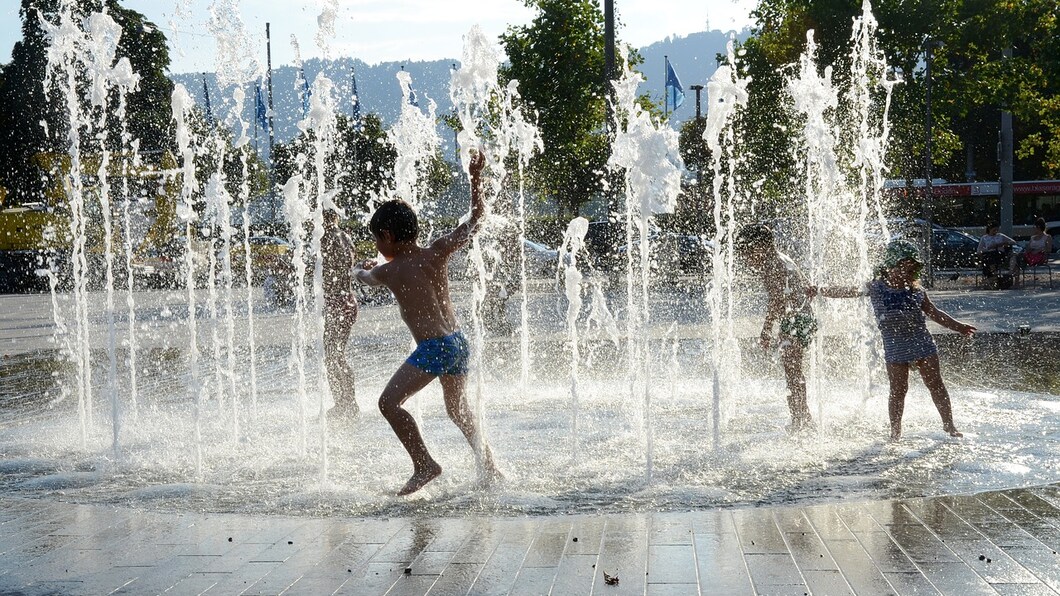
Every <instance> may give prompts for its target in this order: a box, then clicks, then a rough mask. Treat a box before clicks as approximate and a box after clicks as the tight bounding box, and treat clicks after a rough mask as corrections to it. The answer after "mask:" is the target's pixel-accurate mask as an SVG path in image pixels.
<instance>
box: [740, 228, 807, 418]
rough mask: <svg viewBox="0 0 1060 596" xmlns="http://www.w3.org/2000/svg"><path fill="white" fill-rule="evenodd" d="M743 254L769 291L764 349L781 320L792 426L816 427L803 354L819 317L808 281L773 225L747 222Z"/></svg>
mask: <svg viewBox="0 0 1060 596" xmlns="http://www.w3.org/2000/svg"><path fill="white" fill-rule="evenodd" d="M736 246H737V250H738V251H739V256H740V258H741V259H742V260H743V262H745V263H746V264H747V266H748V267H749V268H750V269H751V271H752V272H753V273H755V274H756V275H757V276H758V278H759V280H760V281H761V282H762V285H763V287H764V288H765V290H766V296H767V298H768V305H767V306H766V318H765V322H764V323H763V324H762V334H761V336H760V337H759V343H760V344H761V346H762V349H763V350H767V349H769V346H770V344H771V343H772V341H773V324H774V323H775V322H777V321H779V322H780V333H779V335H778V337H777V339H778V340H779V348H780V361H781V363H782V364H783V365H784V376H785V378H786V379H787V384H788V409H789V410H790V411H791V427H790V428H791V430H793V431H798V430H803V429H805V428H809V427H812V426H813V418H812V417H811V416H810V409H809V407H807V405H806V378H805V376H804V375H803V372H802V361H803V353H804V352H805V350H806V348H808V347H809V346H810V342H811V341H813V336H814V334H815V333H816V332H817V319H815V318H814V316H813V310H812V309H811V308H810V294H809V285H808V284H807V283H806V280H805V279H804V278H803V276H802V273H801V272H800V271H799V268H798V267H797V266H796V265H795V262H794V261H792V260H791V259H790V258H788V256H787V255H785V254H783V253H781V252H780V251H779V250H777V246H776V240H775V239H774V236H773V230H771V229H769V227H768V226H765V225H762V224H750V225H747V226H744V227H743V228H742V229H741V230H740V233H739V234H738V235H737V238H736Z"/></svg>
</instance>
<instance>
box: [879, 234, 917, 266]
mask: <svg viewBox="0 0 1060 596" xmlns="http://www.w3.org/2000/svg"><path fill="white" fill-rule="evenodd" d="M907 260H910V261H913V262H914V263H916V264H918V265H923V264H924V260H923V259H921V258H920V250H919V249H917V247H916V245H915V244H913V243H912V242H909V241H907V240H891V241H890V242H888V243H887V250H886V251H885V252H884V253H883V266H884V267H886V268H888V269H890V268H892V267H897V266H898V263H901V262H902V261H907Z"/></svg>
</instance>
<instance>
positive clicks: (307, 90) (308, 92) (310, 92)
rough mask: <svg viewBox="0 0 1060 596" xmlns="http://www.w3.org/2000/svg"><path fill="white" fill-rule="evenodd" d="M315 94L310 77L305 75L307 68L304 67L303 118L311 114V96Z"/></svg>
mask: <svg viewBox="0 0 1060 596" xmlns="http://www.w3.org/2000/svg"><path fill="white" fill-rule="evenodd" d="M312 96H313V90H312V89H310V88H309V79H307V78H306V77H305V69H304V68H303V69H302V118H306V117H308V116H309V98H310V97H312Z"/></svg>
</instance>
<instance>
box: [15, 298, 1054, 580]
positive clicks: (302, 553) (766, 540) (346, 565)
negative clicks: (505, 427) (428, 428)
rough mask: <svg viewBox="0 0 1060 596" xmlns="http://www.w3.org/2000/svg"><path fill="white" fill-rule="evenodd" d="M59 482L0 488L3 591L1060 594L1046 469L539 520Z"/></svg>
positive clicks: (35, 321) (1012, 310) (984, 308)
mask: <svg viewBox="0 0 1060 596" xmlns="http://www.w3.org/2000/svg"><path fill="white" fill-rule="evenodd" d="M933 296H934V297H935V301H936V303H937V304H939V305H940V306H941V307H942V308H944V309H946V310H949V311H950V312H952V313H953V314H954V315H955V316H957V317H958V318H962V319H967V320H969V321H970V322H973V323H974V324H976V325H977V326H979V327H980V329H981V330H983V331H986V332H993V333H1016V332H1017V331H1018V329H1019V327H1020V326H1022V325H1029V326H1030V328H1031V332H1032V333H1038V332H1057V331H1060V291H1057V290H1051V289H1048V288H1029V289H1022V290H1016V291H1009V292H989V291H957V290H946V289H941V290H940V291H938V292H934V293H933ZM97 298H98V296H97ZM119 303H120V302H119ZM138 304H140V305H141V306H142V308H143V311H144V316H143V318H142V319H141V320H143V321H147V322H145V325H147V326H148V327H150V326H151V325H156V326H157V327H158V329H159V331H158V334H157V335H158V336H159V337H161V338H162V339H164V335H165V333H166V330H167V329H169V328H170V327H169V325H170V323H167V322H166V321H167V320H168V318H175V317H172V316H171V315H170V314H167V313H169V312H170V311H179V309H180V308H182V301H181V296H180V294H179V293H166V292H155V293H145V294H144V296H143V298H142V299H140V298H138ZM0 306H2V307H3V311H2V312H3V313H4V314H3V316H2V317H0V352H2V353H3V354H5V355H17V354H24V353H30V352H34V351H41V350H53V349H55V346H54V344H52V343H51V341H50V338H51V336H52V332H53V330H52V322H51V314H50V312H51V311H50V309H51V303H50V298H49V297H48V296H0ZM184 308H185V309H186V307H184ZM391 308H392V307H381V308H367V309H365V312H364V319H362V321H361V323H359V325H361V326H362V327H361V328H362V329H364V328H374V329H375V330H376V332H380V333H383V335H384V336H385V337H388V338H389V337H391V336H392V335H393V336H394V337H396V336H397V335H399V333H398V332H399V331H400V328H398V327H396V326H395V325H394V324H393V321H391V319H392V317H393V316H394V313H392V312H389V311H390V309H391ZM148 313H158V314H160V315H161V316H160V317H156V319H155V320H154V321H153V322H151V319H150V315H149V314H148ZM139 316H140V315H138V318H139ZM286 316H289V315H286V314H284V313H265V314H263V320H265V321H266V323H264V324H261V325H260V326H259V328H258V331H257V332H258V333H259V334H262V335H261V341H262V342H263V343H265V344H268V343H272V342H275V343H276V344H278V345H282V343H284V342H286V341H287V336H286V334H285V333H286V332H285V331H283V329H284V328H285V325H284V324H269V323H268V322H267V321H268V319H269V317H277V320H276V322H277V323H279V322H280V321H281V319H282V318H283V317H286ZM94 323H95V324H96V325H98V326H99V327H100V328H101V329H102V325H103V323H104V322H103V321H101V320H99V319H96V320H95V321H94ZM697 325H702V323H693V324H690V325H689V329H688V330H687V333H689V334H695V333H697ZM373 326H374V327H373ZM702 331H703V329H700V330H699V332H702ZM270 334H271V335H270ZM144 337H145V338H146V339H145V341H149V340H150V338H151V335H150V333H147V334H145V335H144ZM270 337H273V339H270ZM386 341H390V339H387V340H386ZM405 341H407V340H405ZM56 498H61V497H54V496H53V497H52V498H51V499H47V500H46V499H29V498H20V497H18V496H16V495H10V494H9V495H6V496H4V497H0V553H2V554H0V594H34V595H36V594H40V595H44V594H90V595H95V594H111V593H125V594H202V593H207V594H314V595H315V594H332V593H339V594H366V595H368V594H439V595H449V594H513V595H516V594H518V595H522V594H526V595H541V594H556V595H561V596H562V595H579V594H604V595H611V594H614V595H626V594H651V595H699V594H777V595H799V594H828V595H833V594H935V593H942V594H958V595H961V596H968V595H971V594H1005V595H1009V594H1011V595H1017V594H1020V595H1023V594H1027V595H1037V594H1058V593H1060V555H1057V551H1058V550H1060V484H1053V485H1046V486H1038V487H1031V488H1017V489H1009V490H1001V491H994V492H986V493H982V494H971V495H956V496H938V497H927V498H917V499H903V500H885V501H864V502H857V501H853V502H851V501H844V502H839V503H826V504H813V505H809V506H799V507H796V506H790V507H783V506H781V507H777V506H774V507H743V508H728V509H710V510H691V511H678V512H665V513H664V512H657V513H628V514H623V513H608V514H602V515H573V516H567V515H560V516H543V517H535V516H521V517H515V516H512V517H504V516H493V517H490V516H474V515H468V516H464V517H436V516H416V515H412V516H407V517H391V518H384V517H371V518H349V517H338V516H336V517H328V518H314V517H287V516H279V515H269V516H253V515H239V514H209V513H203V514H193V513H168V512H159V511H155V510H144V509H139V508H132V507H116V506H105V505H85V504H74V503H67V502H61V501H58V500H54V499H56Z"/></svg>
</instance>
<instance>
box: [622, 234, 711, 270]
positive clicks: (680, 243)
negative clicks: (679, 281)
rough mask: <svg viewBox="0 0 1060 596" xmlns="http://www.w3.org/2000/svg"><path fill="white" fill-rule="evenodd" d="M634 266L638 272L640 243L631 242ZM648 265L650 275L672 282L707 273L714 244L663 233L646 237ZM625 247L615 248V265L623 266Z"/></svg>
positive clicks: (692, 237) (627, 248)
mask: <svg viewBox="0 0 1060 596" xmlns="http://www.w3.org/2000/svg"><path fill="white" fill-rule="evenodd" d="M632 251H633V255H634V261H633V267H634V269H639V265H640V257H639V256H638V255H639V253H640V243H639V242H634V243H633V248H632ZM648 251H649V260H648V266H649V268H650V271H651V275H652V276H657V277H660V278H663V279H674V278H676V277H679V276H682V275H703V274H709V273H710V271H711V265H712V264H713V254H714V243H713V242H711V241H710V240H707V239H706V238H703V237H701V236H695V235H690V234H677V233H673V232H662V233H657V234H653V235H651V236H649V237H648ZM629 252H630V247H629V246H628V245H623V246H620V247H619V248H618V250H617V251H616V254H617V255H618V262H619V263H625V262H626V259H627V257H626V255H627V254H628V253H629Z"/></svg>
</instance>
